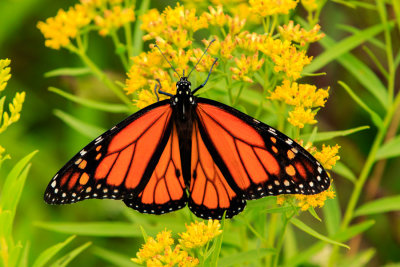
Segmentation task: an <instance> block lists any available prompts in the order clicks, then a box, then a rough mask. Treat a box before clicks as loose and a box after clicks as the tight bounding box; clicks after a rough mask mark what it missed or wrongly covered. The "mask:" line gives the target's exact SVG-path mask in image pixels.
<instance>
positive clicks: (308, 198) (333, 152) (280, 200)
mask: <svg viewBox="0 0 400 267" xmlns="http://www.w3.org/2000/svg"><path fill="white" fill-rule="evenodd" d="M299 143H300V145H301V146H303V147H304V148H305V149H306V150H307V151H308V152H310V153H311V154H312V155H313V156H314V157H315V158H316V159H317V160H318V161H319V162H320V163H321V164H322V166H324V168H325V169H327V170H330V169H332V167H333V166H334V165H335V164H336V161H338V160H339V159H340V157H339V156H338V155H337V154H338V153H339V148H340V146H338V145H335V146H334V147H331V146H326V145H324V144H323V145H322V149H321V151H317V148H316V147H314V146H312V145H311V143H307V144H306V145H303V141H302V140H301V141H300V142H299ZM293 196H294V198H295V199H296V200H297V205H298V206H299V207H300V208H301V210H303V211H305V210H308V209H309V208H310V207H313V208H315V207H323V206H324V203H325V201H326V200H327V199H333V198H335V192H334V191H333V189H332V187H329V189H328V190H325V191H323V192H321V193H319V194H315V195H300V194H295V195H293ZM291 197H292V196H290V195H279V196H277V202H276V203H277V204H278V205H283V204H284V203H285V201H286V200H287V198H291Z"/></svg>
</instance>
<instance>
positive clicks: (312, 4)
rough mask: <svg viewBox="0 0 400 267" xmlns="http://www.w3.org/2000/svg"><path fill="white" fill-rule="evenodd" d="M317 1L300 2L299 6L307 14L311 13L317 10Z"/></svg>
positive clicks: (303, 0)
mask: <svg viewBox="0 0 400 267" xmlns="http://www.w3.org/2000/svg"><path fill="white" fill-rule="evenodd" d="M317 1H318V0H301V4H302V5H303V7H304V8H305V9H306V10H307V11H308V12H312V11H315V10H316V9H317V8H318V4H317Z"/></svg>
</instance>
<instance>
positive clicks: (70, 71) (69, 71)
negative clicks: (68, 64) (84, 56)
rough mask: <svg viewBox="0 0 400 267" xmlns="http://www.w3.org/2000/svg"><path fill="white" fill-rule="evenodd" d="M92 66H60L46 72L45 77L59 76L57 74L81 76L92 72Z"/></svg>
mask: <svg viewBox="0 0 400 267" xmlns="http://www.w3.org/2000/svg"><path fill="white" fill-rule="evenodd" d="M90 73H91V70H90V68H59V69H55V70H51V71H48V72H46V73H45V74H44V77H46V78H50V77H57V76H80V75H85V74H90Z"/></svg>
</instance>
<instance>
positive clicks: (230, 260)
mask: <svg viewBox="0 0 400 267" xmlns="http://www.w3.org/2000/svg"><path fill="white" fill-rule="evenodd" d="M275 253H276V250H275V249H272V248H260V249H253V250H249V251H245V252H239V253H234V254H232V255H230V256H226V257H223V258H221V259H220V260H219V262H218V266H219V267H224V266H233V265H235V266H244V265H246V264H245V263H249V262H253V261H256V260H259V259H262V258H264V257H266V256H267V255H269V254H275Z"/></svg>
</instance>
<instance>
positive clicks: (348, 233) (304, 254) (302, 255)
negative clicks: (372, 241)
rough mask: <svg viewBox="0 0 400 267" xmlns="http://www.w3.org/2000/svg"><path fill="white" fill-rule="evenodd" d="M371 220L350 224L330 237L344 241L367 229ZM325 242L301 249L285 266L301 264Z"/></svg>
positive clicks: (372, 222)
mask: <svg viewBox="0 0 400 267" xmlns="http://www.w3.org/2000/svg"><path fill="white" fill-rule="evenodd" d="M374 223H375V222H374V221H373V220H368V221H365V222H362V223H359V224H356V225H352V226H350V227H349V228H347V229H346V230H344V231H342V232H339V233H337V234H335V235H334V236H333V237H332V239H334V240H337V241H339V242H346V241H347V240H349V239H350V238H352V237H354V236H356V235H358V234H360V233H362V232H364V231H366V230H367V229H369V228H370V227H371V226H372V225H374ZM325 245H326V243H325V242H323V241H319V242H317V243H315V244H314V245H312V246H310V247H309V248H308V249H306V250H303V251H301V252H299V253H298V254H296V255H295V256H293V257H292V258H290V259H289V260H288V261H287V262H286V264H285V266H298V265H301V264H302V263H304V262H306V261H308V260H309V259H310V258H312V257H314V256H315V255H316V254H317V253H318V252H319V251H321V250H322V249H323V248H324V247H325Z"/></svg>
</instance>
